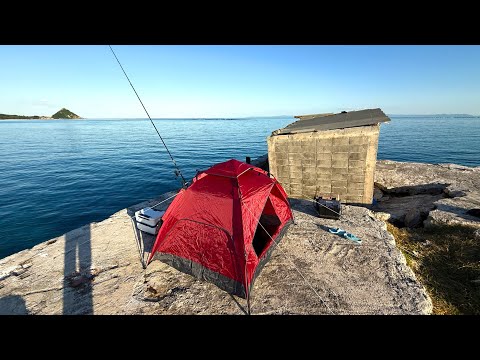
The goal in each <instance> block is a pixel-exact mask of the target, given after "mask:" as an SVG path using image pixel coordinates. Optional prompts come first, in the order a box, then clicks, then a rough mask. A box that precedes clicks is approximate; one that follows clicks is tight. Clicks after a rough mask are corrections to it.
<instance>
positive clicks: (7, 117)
mask: <svg viewBox="0 0 480 360" xmlns="http://www.w3.org/2000/svg"><path fill="white" fill-rule="evenodd" d="M5 119H40V116H38V115H34V116H24V115H8V114H0V120H5Z"/></svg>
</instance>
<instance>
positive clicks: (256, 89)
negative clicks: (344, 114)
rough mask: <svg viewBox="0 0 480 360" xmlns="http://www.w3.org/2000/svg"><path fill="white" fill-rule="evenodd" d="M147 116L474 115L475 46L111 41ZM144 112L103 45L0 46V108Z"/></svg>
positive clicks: (479, 91) (478, 95)
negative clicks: (374, 112) (126, 43)
mask: <svg viewBox="0 0 480 360" xmlns="http://www.w3.org/2000/svg"><path fill="white" fill-rule="evenodd" d="M113 48H114V50H115V51H116V53H117V56H118V57H119V59H120V61H121V62H122V64H123V66H124V68H125V70H126V71H127V74H128V75H129V76H130V79H131V81H132V82H133V84H134V86H135V87H136V89H137V92H138V93H139V95H140V97H141V98H142V100H143V102H144V104H145V106H146V107H147V110H148V111H149V113H150V115H151V116H152V117H243V116H255V115H258V116H268V115H298V114H309V113H322V112H339V111H342V110H355V109H364V108H374V107H380V108H382V110H384V111H385V112H386V113H387V114H432V113H468V114H473V115H478V114H480V46H425V45H416V46H400V45H392V46H363V45H356V46H344V45H341V46H340V45H339V46H324V45H316V46H299V45H289V46H263V45H252V46H243V45H229V46H218V45H216V46H213V45H212V46H210V45H208V46H205V45H195V46H172V45H165V46H163V45H162V46H160V45H156V46H138V45H132V46H123V45H122V46H120V45H116V46H113ZM62 107H66V108H68V109H69V110H71V111H73V112H74V113H76V114H78V115H80V116H82V117H88V118H95V117H101V118H109V117H113V118H116V117H120V118H128V117H145V113H144V111H143V109H142V107H141V105H140V103H139V102H138V100H137V98H136V96H135V94H134V93H133V91H132V89H131V88H130V85H129V84H128V82H127V80H126V79H125V77H124V75H123V73H122V72H121V69H120V67H119V66H118V64H117V62H116V60H115V58H114V57H113V55H112V53H111V52H110V49H109V48H108V46H100V45H95V46H79V45H76V46H65V45H64V46H40V45H37V46H23V45H22V46H5V45H4V46H0V113H7V114H20V115H52V114H53V113H54V112H56V111H57V110H59V109H60V108H62Z"/></svg>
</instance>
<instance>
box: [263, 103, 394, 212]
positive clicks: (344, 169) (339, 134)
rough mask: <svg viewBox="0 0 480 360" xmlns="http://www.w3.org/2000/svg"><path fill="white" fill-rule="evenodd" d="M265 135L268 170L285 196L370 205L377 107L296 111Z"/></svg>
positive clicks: (379, 117) (381, 114) (379, 118)
mask: <svg viewBox="0 0 480 360" xmlns="http://www.w3.org/2000/svg"><path fill="white" fill-rule="evenodd" d="M295 118H298V119H299V120H297V121H295V122H293V123H291V124H290V125H287V126H286V127H284V128H283V129H279V130H275V131H274V132H273V133H272V135H271V136H269V137H268V139H267V143H268V160H269V166H270V172H271V173H272V174H273V175H274V176H275V177H276V178H277V179H278V181H279V182H280V183H281V184H282V186H283V188H284V189H285V191H286V192H287V194H288V195H289V196H290V197H294V198H306V199H313V197H314V196H323V197H335V198H337V199H340V201H342V202H344V203H352V204H371V203H372V200H373V179H374V173H375V164H376V161H377V148H378V136H379V133H380V123H382V122H387V121H390V118H389V117H388V116H386V115H385V114H384V112H383V111H382V110H380V109H367V110H360V111H349V112H345V111H343V112H341V113H339V114H314V115H303V116H295Z"/></svg>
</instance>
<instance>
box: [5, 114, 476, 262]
mask: <svg viewBox="0 0 480 360" xmlns="http://www.w3.org/2000/svg"><path fill="white" fill-rule="evenodd" d="M292 121H294V119H293V118H290V117H279V118H249V119H156V120H154V122H155V124H156V126H157V128H158V130H159V131H160V134H161V135H162V136H163V138H164V140H165V142H166V143H167V145H168V147H169V149H170V151H171V153H172V155H173V156H174V158H175V160H176V162H177V164H178V165H179V167H180V168H181V170H182V173H183V174H184V176H185V178H186V179H187V180H189V179H191V178H192V177H193V176H194V175H195V173H196V170H203V169H206V168H208V167H209V166H211V165H212V164H214V163H216V162H221V161H225V160H228V159H230V158H235V159H238V160H242V161H245V157H246V156H250V157H252V158H255V157H258V156H261V155H263V154H265V153H266V152H267V143H266V138H267V136H268V135H270V133H271V132H272V131H273V130H276V129H279V128H281V127H284V126H285V125H287V124H289V123H290V122H292ZM0 155H1V157H0V258H3V257H5V256H8V255H10V254H13V253H15V252H17V251H20V250H23V249H26V248H30V247H32V246H34V245H36V244H38V243H40V242H43V241H45V240H48V239H51V238H53V237H56V236H59V235H62V234H64V233H66V232H68V231H70V230H72V229H75V228H77V227H80V226H82V225H85V224H87V223H90V222H94V221H101V220H102V219H105V218H107V217H108V216H110V215H111V214H113V213H115V212H117V211H119V210H121V209H123V208H126V207H128V206H130V205H133V204H136V203H139V202H141V201H143V200H147V199H151V198H154V197H156V196H158V195H160V194H162V193H164V192H166V191H170V190H174V189H177V188H179V187H180V185H181V183H180V181H179V180H178V179H176V178H175V175H174V168H173V165H172V162H171V160H170V158H169V156H168V154H167V153H166V151H165V149H164V147H163V145H162V144H161V142H160V139H159V138H158V136H157V134H156V132H155V130H154V128H153V126H152V124H151V123H150V121H149V120H148V119H131V120H121V119H98V120H95V119H89V120H1V121H0ZM378 158H379V159H391V160H398V161H414V162H430V163H456V164H462V165H468V166H480V119H479V118H442V119H438V118H428V117H392V121H391V122H390V123H388V124H382V125H381V130H380V139H379V151H378Z"/></svg>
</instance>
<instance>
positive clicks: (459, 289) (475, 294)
mask: <svg viewBox="0 0 480 360" xmlns="http://www.w3.org/2000/svg"><path fill="white" fill-rule="evenodd" d="M387 229H388V231H390V233H391V234H392V235H393V236H394V237H395V240H396V243H397V246H398V248H399V249H400V250H401V251H402V252H403V254H404V255H405V258H406V259H407V264H408V265H409V266H410V268H411V269H412V270H413V272H414V273H415V275H416V276H417V278H418V279H419V281H420V282H421V283H422V284H423V285H424V286H425V288H426V290H427V292H428V293H429V295H430V297H431V299H432V302H433V313H434V314H438V315H444V314H475V315H480V241H478V240H476V239H475V235H474V232H475V229H474V228H471V227H467V226H459V225H458V226H447V225H445V226H436V227H433V228H427V229H423V228H420V229H407V228H402V229H399V228H397V227H395V226H393V225H391V224H389V223H387Z"/></svg>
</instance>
